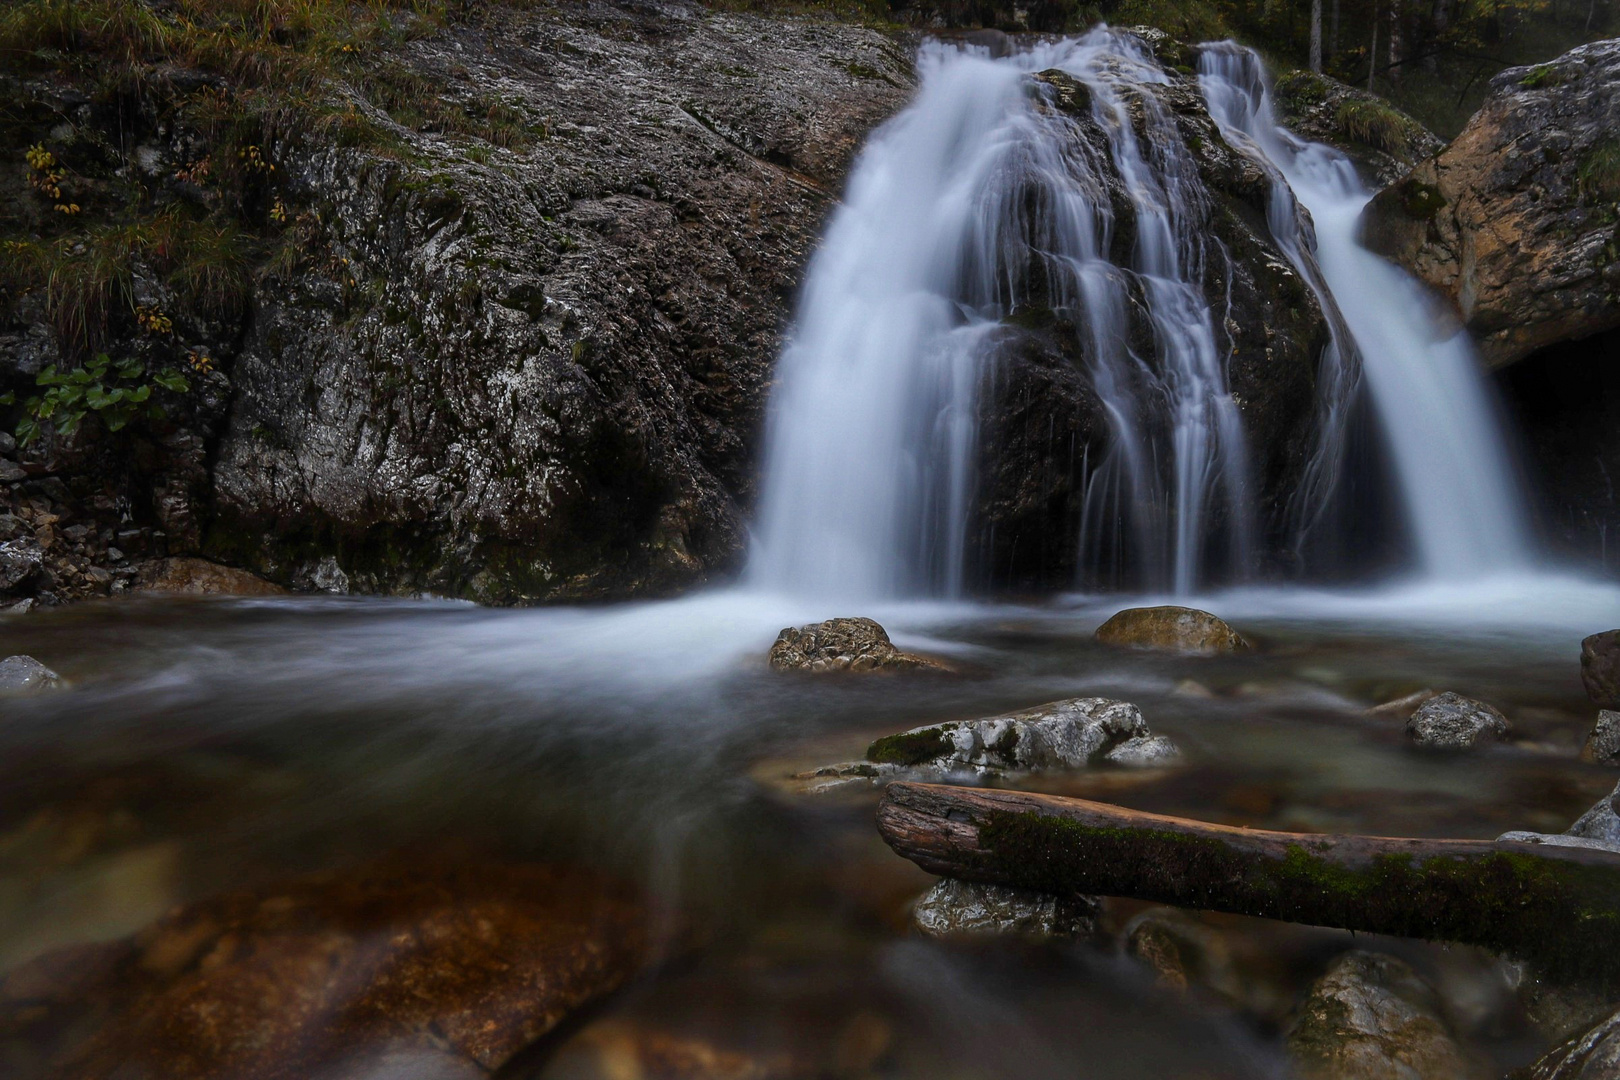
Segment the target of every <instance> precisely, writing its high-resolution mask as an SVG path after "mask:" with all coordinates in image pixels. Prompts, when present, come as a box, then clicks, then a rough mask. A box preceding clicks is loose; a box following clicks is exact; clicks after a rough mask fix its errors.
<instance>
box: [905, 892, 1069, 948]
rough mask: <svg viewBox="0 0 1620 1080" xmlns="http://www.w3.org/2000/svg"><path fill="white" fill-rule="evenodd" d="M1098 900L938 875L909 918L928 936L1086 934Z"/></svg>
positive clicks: (1064, 936) (1046, 936) (1054, 935)
mask: <svg viewBox="0 0 1620 1080" xmlns="http://www.w3.org/2000/svg"><path fill="white" fill-rule="evenodd" d="M1100 909H1101V901H1099V900H1097V899H1096V898H1095V897H1091V896H1054V895H1052V894H1051V893H1043V892H1036V891H1034V890H1031V889H1015V888H1010V887H1008V886H1005V885H982V884H979V883H978V882H974V881H959V880H957V879H956V878H940V879H939V881H938V882H936V883H935V884H934V887H933V888H931V889H929V890H928V892H927V893H925V894H923V896H922V898H921V899H919V900H918V901H917V905H916V907H915V908H913V909H912V921H913V922H914V923H915V924H916V927H917V929H918V930H920V931H922V932H923V933H924V934H927V935H928V936H930V937H949V936H952V935H955V934H1022V935H1025V936H1029V937H1043V938H1076V937H1087V936H1089V935H1090V934H1092V933H1093V932H1094V931H1095V930H1096V928H1097V913H1098V911H1099V910H1100Z"/></svg>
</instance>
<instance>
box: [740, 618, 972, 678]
mask: <svg viewBox="0 0 1620 1080" xmlns="http://www.w3.org/2000/svg"><path fill="white" fill-rule="evenodd" d="M771 668H772V670H774V671H804V672H810V673H812V674H817V675H819V674H825V673H827V672H861V671H887V672H898V671H939V672H944V671H949V670H951V669H950V668H949V667H948V666H947V665H945V664H942V663H940V662H939V661H937V660H931V659H929V658H928V657H926V656H918V655H916V654H915V653H908V652H901V651H900V650H899V649H898V648H896V647H895V644H894V642H892V641H890V640H889V634H888V631H886V630H884V629H883V627H881V626H879V625H878V624H877V623H875V622H873V621H872V620H871V619H862V618H850V619H828V620H827V621H826V622H818V623H810V624H809V625H808V626H800V627H791V626H790V627H788V628H787V629H785V630H783V631H782V632H781V633H780V634H778V635H777V637H776V643H775V644H774V645H772V646H771Z"/></svg>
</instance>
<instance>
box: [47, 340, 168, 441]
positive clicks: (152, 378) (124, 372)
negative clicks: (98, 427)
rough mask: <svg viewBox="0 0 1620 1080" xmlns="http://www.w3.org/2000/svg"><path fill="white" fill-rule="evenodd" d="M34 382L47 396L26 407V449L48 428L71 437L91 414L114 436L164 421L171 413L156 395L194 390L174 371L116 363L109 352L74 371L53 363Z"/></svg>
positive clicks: (132, 362)
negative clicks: (140, 422) (136, 424)
mask: <svg viewBox="0 0 1620 1080" xmlns="http://www.w3.org/2000/svg"><path fill="white" fill-rule="evenodd" d="M34 383H35V385H36V386H39V387H41V388H43V389H44V391H45V392H44V393H43V394H39V395H36V396H34V397H31V398H29V399H28V400H27V401H25V402H23V413H24V416H23V418H22V419H21V420H20V421H19V422H18V424H17V438H18V439H19V440H21V442H22V443H23V445H24V446H26V445H28V444H30V443H32V442H34V441H35V440H36V439H38V438H39V437H40V435H42V434H43V433H44V430H45V426H46V425H50V426H51V427H52V428H54V429H55V430H56V432H57V433H58V434H62V435H71V434H73V433H74V432H75V431H77V430H78V429H79V425H80V424H82V423H83V422H84V418H85V417H86V416H90V415H91V414H94V415H95V416H96V417H97V418H98V419H99V420H100V421H101V423H102V424H103V425H104V426H105V427H106V428H107V430H108V431H121V430H123V429H124V428H125V427H128V426H129V424H130V423H131V422H132V421H134V420H137V419H140V418H142V417H146V418H147V419H152V420H161V419H163V417H164V416H165V413H164V410H163V406H162V404H161V403H159V402H158V401H157V400H155V399H154V398H153V397H152V392H153V390H154V389H158V388H161V389H164V390H167V391H169V392H170V393H174V394H184V393H186V392H187V391H189V390H190V389H191V383H190V382H189V381H187V379H186V377H185V376H184V375H182V374H181V373H180V372H179V371H177V370H175V369H174V368H164V369H163V370H161V371H158V372H155V373H150V372H148V371H147V370H146V368H145V366H144V365H143V364H142V363H141V362H140V361H139V360H136V359H126V360H119V361H117V362H114V361H113V360H112V358H111V357H109V356H108V355H107V354H106V353H100V354H98V355H97V356H96V358H95V359H94V360H92V361H90V362H89V363H88V364H86V365H84V366H83V367H78V368H72V369H71V370H68V371H58V370H57V369H56V365H55V364H51V365H50V366H48V367H46V368H45V369H44V370H43V371H41V372H40V373H39V375H38V376H37V377H36V378H35V379H34Z"/></svg>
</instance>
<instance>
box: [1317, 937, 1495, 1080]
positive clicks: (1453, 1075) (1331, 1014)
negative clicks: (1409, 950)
mask: <svg viewBox="0 0 1620 1080" xmlns="http://www.w3.org/2000/svg"><path fill="white" fill-rule="evenodd" d="M1288 1048H1289V1051H1290V1053H1291V1054H1292V1055H1293V1058H1294V1061H1295V1064H1296V1066H1297V1067H1298V1069H1299V1074H1300V1076H1302V1077H1304V1078H1305V1080H1468V1078H1471V1077H1483V1076H1486V1075H1488V1072H1487V1070H1486V1068H1484V1067H1483V1063H1482V1062H1480V1061H1476V1060H1474V1059H1472V1058H1471V1057H1470V1056H1469V1055H1468V1054H1467V1053H1466V1052H1465V1051H1464V1050H1463V1049H1462V1048H1461V1047H1460V1046H1459V1045H1458V1044H1457V1041H1456V1038H1455V1037H1454V1035H1453V1034H1452V1032H1451V1030H1450V1028H1449V1026H1448V1025H1447V1023H1446V1021H1445V1019H1444V1017H1443V1016H1442V1014H1441V1010H1440V1004H1439V1001H1438V1000H1437V999H1436V996H1435V993H1434V990H1433V988H1431V987H1430V986H1429V985H1428V984H1427V983H1425V982H1424V981H1423V980H1422V979H1421V978H1419V977H1418V975H1417V973H1416V972H1414V971H1413V970H1412V969H1411V968H1410V967H1409V966H1407V965H1406V964H1405V963H1403V962H1402V961H1400V960H1397V959H1396V958H1395V957H1393V956H1386V955H1384V954H1382V953H1370V952H1362V951H1359V950H1358V951H1352V952H1347V953H1344V954H1343V955H1341V956H1340V957H1339V958H1338V959H1337V960H1335V961H1334V962H1333V965H1332V967H1330V968H1329V969H1328V971H1327V973H1326V974H1324V975H1323V976H1322V977H1321V978H1320V979H1318V980H1317V981H1316V984H1315V985H1314V986H1312V987H1311V992H1310V995H1309V997H1308V998H1307V999H1306V1001H1305V1003H1304V1005H1303V1006H1301V1008H1300V1013H1299V1016H1298V1018H1297V1019H1296V1021H1295V1023H1294V1025H1293V1028H1292V1030H1290V1031H1289V1033H1288Z"/></svg>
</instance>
